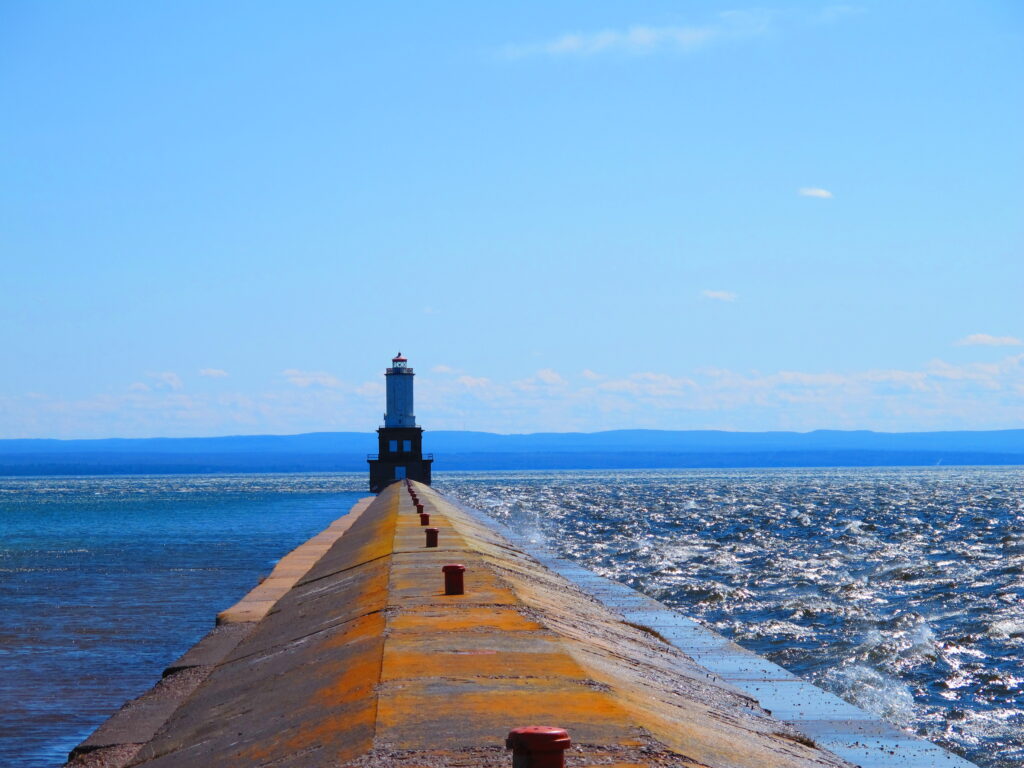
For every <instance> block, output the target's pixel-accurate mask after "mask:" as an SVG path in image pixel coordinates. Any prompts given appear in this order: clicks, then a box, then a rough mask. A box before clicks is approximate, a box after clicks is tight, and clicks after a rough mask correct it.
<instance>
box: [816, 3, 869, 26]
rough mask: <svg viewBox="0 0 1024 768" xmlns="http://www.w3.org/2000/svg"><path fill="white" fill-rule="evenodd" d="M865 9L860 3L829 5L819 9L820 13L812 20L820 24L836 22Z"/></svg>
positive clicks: (860, 12) (859, 13)
mask: <svg viewBox="0 0 1024 768" xmlns="http://www.w3.org/2000/svg"><path fill="white" fill-rule="evenodd" d="M865 10H866V9H865V8H864V7H863V6H860V5H827V6H825V7H824V8H822V9H821V10H820V11H818V14H817V15H816V16H815V17H813V19H812V20H813V21H815V22H817V23H819V24H834V23H836V22H837V21H842V20H843V19H847V18H849V17H851V16H859V15H861V14H862V13H864V12H865Z"/></svg>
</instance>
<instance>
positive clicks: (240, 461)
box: [0, 430, 1024, 476]
mask: <svg viewBox="0 0 1024 768" xmlns="http://www.w3.org/2000/svg"><path fill="white" fill-rule="evenodd" d="M424 447H425V448H426V449H427V450H430V451H432V452H433V453H435V455H436V457H437V458H436V461H437V463H436V469H437V471H439V472H443V471H446V470H447V471H497V470H519V471H523V470H617V469H770V468H827V467H834V468H840V467H930V466H1020V465H1024V430H998V431H977V432H969V431H963V432H905V433H884V432H869V431H849V432H846V431H838V430H835V431H832V430H828V431H826V430H820V431H816V432H803V433H801V432H720V431H712V430H702V431H685V432H684V431H668V430H664V431H662V430H617V431H610V432H593V433H538V434H529V435H499V434H493V433H487V432H453V431H440V430H439V431H434V432H432V431H429V430H428V431H427V432H426V434H425V437H424ZM375 448H376V445H375V440H374V435H373V433H372V432H367V433H362V432H321V433H310V434H305V435H256V436H236V437H210V438H152V439H108V440H0V475H6V476H31V475H36V476H39V475H42V476H52V475H137V474H138V475H141V474H209V473H215V474H230V473H299V472H360V471H365V470H366V456H367V454H369V453H371V452H372V451H374V450H375Z"/></svg>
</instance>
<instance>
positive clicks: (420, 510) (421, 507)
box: [416, 504, 423, 515]
mask: <svg viewBox="0 0 1024 768" xmlns="http://www.w3.org/2000/svg"><path fill="white" fill-rule="evenodd" d="M416 511H417V512H418V513H419V514H421V515H422V514H423V505H422V504H417V505H416Z"/></svg>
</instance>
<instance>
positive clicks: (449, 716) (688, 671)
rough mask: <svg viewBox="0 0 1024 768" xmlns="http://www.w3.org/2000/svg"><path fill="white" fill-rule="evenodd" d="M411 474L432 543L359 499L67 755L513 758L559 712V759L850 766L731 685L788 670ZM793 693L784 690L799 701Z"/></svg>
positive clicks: (410, 516) (416, 524) (395, 496)
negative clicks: (605, 580) (524, 540)
mask: <svg viewBox="0 0 1024 768" xmlns="http://www.w3.org/2000/svg"><path fill="white" fill-rule="evenodd" d="M409 487H412V488H413V489H414V491H415V493H416V494H417V495H418V498H419V502H420V504H422V505H423V507H424V512H426V513H427V514H429V515H430V518H429V523H430V526H431V527H432V528H436V529H437V536H438V546H437V547H427V546H426V542H425V539H426V535H425V529H424V527H423V526H421V524H420V517H419V514H417V510H416V507H415V505H414V503H413V500H412V498H411V496H410V493H409V490H408V487H407V485H406V484H405V483H396V484H393V485H391V486H389V487H388V488H387V489H385V490H384V491H383V492H382V493H381V494H380V496H378V497H376V498H375V499H366V500H363V501H361V502H360V503H358V504H357V505H356V506H355V507H354V508H353V510H352V511H351V512H350V513H349V514H348V515H346V516H344V517H342V518H341V519H339V521H338V522H336V523H335V524H334V525H332V526H331V527H330V528H328V529H327V530H326V531H325V532H324V533H322V534H320V535H319V536H317V537H314V538H313V539H311V540H310V541H309V542H307V543H306V544H304V545H302V546H301V547H299V548H298V549H296V550H295V551H294V552H292V553H291V554H290V555H288V556H287V557H285V558H284V559H283V560H282V561H281V562H280V563H279V564H278V567H277V568H276V569H275V571H274V572H273V573H272V574H271V576H270V577H269V578H268V579H267V580H265V581H264V582H263V583H262V584H261V585H259V586H258V587H256V588H255V589H254V590H253V591H252V592H251V593H250V594H249V595H248V596H246V598H245V599H243V600H242V601H241V602H240V603H239V604H237V605H236V606H234V607H232V608H230V609H228V610H227V611H224V612H222V613H221V614H220V616H219V617H218V625H217V626H216V627H215V629H214V630H213V631H212V632H211V633H210V634H209V635H208V636H207V637H205V638H204V639H203V640H201V641H200V642H199V643H198V644H197V645H196V646H195V647H194V648H193V649H192V650H190V651H189V652H188V653H186V654H185V655H184V656H183V657H182V658H181V659H179V660H178V661H177V662H175V663H174V664H172V665H171V666H170V667H168V670H167V672H166V673H165V676H164V679H163V680H162V681H161V682H160V683H158V684H157V685H156V686H155V687H154V688H153V689H151V690H150V691H149V692H147V693H146V694H144V695H143V696H142V697H140V698H139V699H137V700H135V701H134V702H130V703H129V704H127V705H126V706H125V707H124V708H123V709H122V710H121V711H120V712H118V713H117V714H116V715H114V716H113V717H112V718H111V719H110V720H109V721H108V722H107V723H105V724H104V725H103V726H101V727H100V728H99V729H98V730H97V731H96V732H95V733H94V734H93V735H92V736H90V737H89V739H87V740H86V741H85V742H83V743H82V744H81V745H79V747H77V748H76V749H75V751H74V752H73V753H72V755H71V759H70V762H69V765H71V766H76V767H77V768H84V767H85V766H97V767H98V766H109V767H110V768H122V767H123V766H147V767H150V768H177V767H179V766H181V767H185V766H190V767H191V766H232V767H236V766H237V767H239V768H245V767H247V766H253V767H254V768H255V766H264V767H268V768H269V767H271V766H273V768H285V767H292V766H295V767H296V768H297V767H298V766H302V767H303V768H307V767H309V768H313V767H317V766H335V767H337V766H353V768H354V767H355V766H408V767H409V768H427V767H428V766H429V767H431V768H434V767H441V766H482V767H484V768H486V767H488V766H508V765H511V758H510V756H509V753H508V752H507V751H506V749H505V745H504V740H505V737H506V735H507V734H508V732H509V731H510V730H512V729H513V728H517V727H521V726H528V725H551V726H558V727H560V728H565V729H566V730H568V732H569V734H570V737H571V739H572V747H571V749H570V751H569V752H568V753H567V760H566V762H567V765H569V766H597V765H602V766H618V768H637V767H638V766H690V767H691V768H698V767H699V766H703V767H705V768H708V767H710V768H766V767H767V766H779V767H780V768H789V767H792V768H811V767H812V766H814V767H815V768H827V767H829V766H835V767H836V768H838V767H839V766H846V767H848V766H850V765H852V764H853V763H851V762H848V761H847V760H845V759H844V758H843V757H840V756H838V755H837V754H835V753H834V752H832V751H829V750H828V749H826V748H824V747H823V746H822V745H821V743H820V742H819V740H818V738H817V737H816V736H809V735H808V731H809V730H811V729H801V728H799V727H797V725H798V723H795V720H794V718H793V717H787V716H786V715H789V714H791V713H790V712H785V713H783V718H778V717H774V716H772V715H771V714H770V713H769V712H768V711H766V709H765V708H764V707H763V706H762V705H761V704H760V703H759V702H758V696H757V691H755V690H752V688H751V687H750V686H746V687H744V686H742V685H737V682H739V678H741V677H743V675H746V676H747V677H749V678H751V679H754V678H758V679H760V681H761V683H763V684H765V685H771V686H774V687H776V688H778V687H779V683H780V682H789V681H788V679H787V680H786V681H777V680H775V679H774V678H773V677H772V674H773V671H772V670H767V672H765V671H763V670H761V668H760V667H756V668H755V666H750V667H749V668H744V669H743V670H742V671H739V672H738V673H737V674H736V675H733V677H734V678H737V679H731V680H727V679H726V677H727V676H728V675H722V674H718V673H716V672H714V671H711V670H710V669H709V668H707V666H702V665H700V664H698V663H697V662H696V661H694V659H693V658H692V654H687V653H684V652H683V650H682V649H681V648H680V647H679V646H678V645H677V644H675V643H674V641H673V640H672V637H670V636H671V635H673V632H675V630H676V629H679V628H680V627H682V629H683V630H685V632H690V630H691V629H692V628H691V627H689V626H688V625H686V624H680V625H678V626H676V625H672V624H671V621H669V619H670V618H671V617H672V616H676V617H679V618H680V619H682V618H685V617H681V616H679V614H677V613H675V612H671V611H668V609H665V608H664V606H660V604H657V603H655V602H654V601H650V600H649V599H648V598H645V597H643V596H641V595H637V593H635V592H632V591H631V590H628V589H627V588H625V587H622V586H621V585H614V586H613V584H614V583H613V582H612V583H609V584H608V585H603V584H602V583H601V582H598V581H593V579H595V578H597V577H593V574H589V577H591V578H590V579H589V580H588V579H587V578H586V577H584V578H582V579H579V578H576V577H578V576H583V574H588V572H585V571H584V572H583V574H577V573H574V572H573V571H572V569H573V568H575V566H572V565H571V564H567V563H564V562H562V561H557V558H553V557H552V556H551V555H550V553H545V552H543V551H541V552H538V553H537V554H538V557H534V556H533V555H531V554H530V553H528V552H527V551H524V549H528V548H529V547H525V548H524V547H523V546H516V544H514V543H513V542H511V541H510V538H512V537H513V536H511V535H503V532H502V531H501V530H500V527H499V526H497V525H496V524H494V523H492V522H491V521H489V520H487V519H485V518H484V517H483V516H482V515H480V514H479V513H475V512H473V511H472V510H466V509H462V508H460V507H458V506H457V505H455V504H453V503H451V502H450V501H449V500H447V499H446V498H444V497H443V496H441V495H440V494H438V493H436V492H435V491H433V490H432V489H430V488H429V487H427V486H425V485H421V484H418V483H411V484H410V485H409ZM504 533H506V534H510V532H504ZM545 560H546V561H547V562H543V561H545ZM455 563H458V564H461V565H463V566H465V572H464V574H463V576H464V584H465V593H464V594H461V595H446V594H445V589H444V575H443V574H442V567H443V566H445V565H448V564H455ZM559 570H561V571H562V573H560V572H559ZM567 577H568V578H567ZM577 581H581V582H584V583H583V586H584V587H589V589H590V592H589V593H588V591H587V590H586V589H584V588H581V586H579V585H578V584H577V583H575V582H577ZM602 590H604V591H605V592H606V595H605V597H607V598H610V599H598V598H599V597H600V593H601V591H602ZM621 590H625V592H623V591H621ZM630 595H633V596H635V601H634V602H630V597H629V596H630ZM616 601H617V602H616ZM624 609H625V611H626V612H629V615H628V616H627V615H623V614H624ZM659 610H663V611H665V613H659V612H658V611H659ZM685 632H684V633H683V634H685ZM676 634H679V633H676ZM679 636H680V637H682V636H683V635H682V634H679ZM689 636H692V637H697V635H695V634H694V633H693V632H690V635H689ZM716 637H717V636H716ZM723 642H724V641H723ZM694 648H696V646H694ZM714 650H715V652H717V653H718V654H719V657H721V658H722V659H724V658H726V657H727V656H729V653H730V652H731V649H730V648H728V647H727V646H725V645H721V644H719V645H718V646H716V648H715V649H714ZM747 656H748V657H749V659H750V660H758V657H756V656H752V655H750V654H748V655H747ZM759 661H763V660H759ZM764 663H765V664H767V662H764ZM740 667H742V665H739V667H737V666H736V665H733V666H730V665H729V664H726V663H724V662H719V668H720V669H723V670H733V669H734V668H735V669H736V670H739V669H740ZM766 669H767V668H766ZM803 685H806V684H803ZM813 690H814V691H818V689H813ZM801 691H802V689H799V688H790V689H789V691H788V694H787V695H789V696H790V701H791V704H792V707H794V708H796V709H800V708H801V706H802V704H803V695H804V694H803V693H801ZM818 692H819V693H823V692H820V691H818ZM826 695H827V694H826ZM837 701H838V700H837ZM808 706H809V709H813V708H814V706H815V705H813V703H812V702H811V701H810V700H808ZM845 706H846V707H849V705H845ZM850 709H851V710H854V711H855V712H858V713H859V712H860V711H859V710H856V709H855V708H852V707H850ZM776 714H779V713H778V712H777V713H776ZM838 714H839V715H840V716H841V717H849V712H848V711H846V710H843V712H841V713H838ZM860 714H861V715H863V716H864V718H866V719H868V720H871V721H872V722H873V723H877V722H878V721H875V720H874V719H873V718H870V716H868V715H866V714H865V713H860ZM834 719H835V718H834ZM822 735H823V736H825V737H828V736H829V733H827V732H824V731H822ZM908 739H909V737H908ZM910 741H916V740H910ZM907 743H908V744H909V741H908V742H907ZM918 743H919V744H922V745H926V744H927V743H926V742H918ZM829 745H830V746H831V745H832V744H831V742H830V744H829ZM840 746H841V745H840ZM927 746H928V747H932V745H927ZM932 749H934V750H937V751H936V752H934V753H931V757H943V756H945V757H948V758H950V759H952V760H953V761H958V760H959V758H954V757H953V756H952V755H948V753H944V752H942V751H941V750H938V748H936V747H932ZM909 754H910V753H909V752H905V753H904V754H903V756H904V757H905V756H907V755H909ZM889 757H890V758H894V757H895V752H894V753H893V754H892V755H890V756H889ZM929 759H931V758H929ZM865 764H866V763H865ZM876 764H877V765H883V764H884V765H887V766H897V765H899V766H921V768H924V766H937V765H944V766H950V767H951V768H952V766H966V765H969V764H967V763H966V762H964V761H959V762H918V761H911V762H907V761H906V760H904V761H902V762H896V761H893V759H890V761H889V762H885V763H871V765H876Z"/></svg>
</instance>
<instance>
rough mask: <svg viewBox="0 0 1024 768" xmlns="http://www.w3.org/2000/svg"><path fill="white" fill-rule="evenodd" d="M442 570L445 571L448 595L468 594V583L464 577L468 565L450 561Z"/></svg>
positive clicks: (445, 586) (445, 587)
mask: <svg viewBox="0 0 1024 768" xmlns="http://www.w3.org/2000/svg"><path fill="white" fill-rule="evenodd" d="M441 571H442V572H443V573H444V593H445V594H446V595H464V594H466V585H465V583H464V582H463V577H462V575H463V573H465V571H466V566H464V565H460V564H458V563H449V564H448V565H446V566H444V567H443V568H441Z"/></svg>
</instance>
